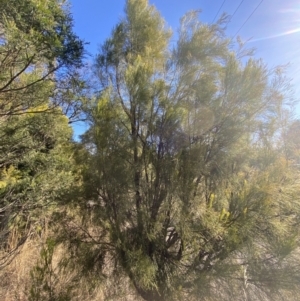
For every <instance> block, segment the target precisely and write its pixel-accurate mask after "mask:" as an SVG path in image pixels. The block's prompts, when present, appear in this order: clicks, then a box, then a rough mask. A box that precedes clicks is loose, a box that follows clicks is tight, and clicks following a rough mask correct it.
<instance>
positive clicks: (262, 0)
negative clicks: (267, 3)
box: [232, 0, 264, 39]
mask: <svg viewBox="0 0 300 301" xmlns="http://www.w3.org/2000/svg"><path fill="white" fill-rule="evenodd" d="M263 2H264V0H261V1H260V2H259V4H258V5H257V6H256V7H255V9H254V10H253V11H252V13H251V14H250V16H249V17H248V18H247V19H246V20H245V22H244V23H243V24H242V26H241V27H240V28H239V29H238V31H237V32H236V33H235V35H234V36H233V38H232V39H234V38H235V37H236V36H237V34H238V33H239V32H240V31H241V30H242V28H243V27H244V26H245V24H246V23H247V22H248V21H249V19H250V18H251V17H252V16H253V14H254V13H255V12H256V11H257V9H258V8H259V7H260V5H261V4H262V3H263Z"/></svg>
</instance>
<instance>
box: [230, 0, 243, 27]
mask: <svg viewBox="0 0 300 301" xmlns="http://www.w3.org/2000/svg"><path fill="white" fill-rule="evenodd" d="M244 1H245V0H242V1H241V2H240V4H239V5H238V7H237V8H236V9H235V11H234V13H233V14H232V16H230V19H229V20H228V22H227V24H228V23H230V21H231V20H232V18H233V17H234V15H235V14H236V12H237V11H238V10H239V8H240V7H241V5H242V4H243V2H244Z"/></svg>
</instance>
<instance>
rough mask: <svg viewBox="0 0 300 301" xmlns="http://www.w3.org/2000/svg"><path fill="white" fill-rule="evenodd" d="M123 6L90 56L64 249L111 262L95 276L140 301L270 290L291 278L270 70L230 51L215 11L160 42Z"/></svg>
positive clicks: (145, 19)
mask: <svg viewBox="0 0 300 301" xmlns="http://www.w3.org/2000/svg"><path fill="white" fill-rule="evenodd" d="M125 12H126V15H125V17H124V19H122V20H121V21H120V22H119V24H118V25H117V26H116V27H115V29H114V30H113V31H112V36H111V38H109V39H108V40H107V41H106V42H105V43H104V44H103V46H102V48H101V51H100V53H99V55H98V56H97V59H96V64H95V67H96V74H97V76H98V78H99V85H100V88H99V90H100V91H102V92H101V93H100V95H97V96H95V98H96V100H95V102H94V103H92V104H91V105H90V107H89V109H88V110H87V115H88V116H89V118H90V124H91V127H90V129H89V130H88V131H87V132H86V134H85V135H84V136H83V137H82V145H83V146H84V147H85V148H86V152H85V155H84V156H83V157H79V159H78V160H79V161H80V160H81V163H82V166H83V168H82V170H83V174H82V177H83V178H82V180H83V187H82V192H81V194H79V198H78V200H79V203H78V204H79V205H80V208H81V214H83V213H84V212H86V216H85V217H84V218H83V219H82V221H81V226H80V229H82V230H81V231H82V232H79V233H81V234H79V233H76V231H71V232H69V233H70V237H72V238H71V239H70V240H69V243H70V248H71V249H72V250H73V252H74V254H77V256H79V254H80V256H84V254H85V252H86V251H85V250H86V248H85V245H86V246H91V245H92V246H93V252H92V254H95V255H94V256H96V255H97V252H96V250H97V248H98V250H99V252H98V254H101V256H102V257H101V258H103V254H104V255H105V257H104V258H106V260H108V259H107V258H109V260H110V262H113V263H111V266H110V268H108V267H107V265H106V264H107V263H105V262H107V261H106V260H103V261H102V266H101V268H102V272H101V273H104V275H107V277H110V276H109V275H110V273H113V271H116V273H118V272H119V275H120V277H127V279H129V280H130V282H131V284H132V285H133V287H134V288H135V291H136V293H137V294H138V295H139V296H141V297H142V298H143V299H145V300H151V301H152V300H183V299H187V298H189V299H191V300H199V298H201V300H216V299H221V300H232V299H234V300H244V298H245V294H246V297H247V296H248V298H250V299H251V300H252V299H253V300H260V298H265V299H268V300H277V299H278V298H279V297H278V296H280V294H281V293H282V292H285V291H286V290H290V289H294V290H295V289H297V287H298V285H299V281H298V279H299V274H298V273H296V267H298V262H297V260H295V258H296V257H297V256H296V254H297V252H298V251H297V250H298V241H299V236H298V231H297V230H296V228H295V227H296V225H297V222H298V220H299V212H300V211H299V204H300V203H299V198H298V197H297V196H295V194H294V192H296V191H297V190H298V187H299V186H298V182H297V180H296V178H297V175H298V170H297V169H295V168H294V169H290V168H288V164H286V159H285V157H284V153H283V152H282V149H283V148H282V145H281V143H280V142H278V139H277V138H278V136H280V135H282V133H283V132H284V129H283V127H282V124H283V120H282V116H283V114H282V113H283V112H284V111H285V112H286V113H287V116H288V107H287V103H286V100H287V98H286V96H285V94H284V93H285V91H284V89H285V87H286V86H285V83H284V81H283V80H282V75H281V73H280V72H279V70H274V72H272V71H270V70H268V69H267V67H266V66H265V65H264V64H263V63H262V62H261V61H260V60H256V59H254V58H251V57H250V58H249V57H248V56H247V53H248V52H247V50H245V49H244V48H243V46H242V45H239V46H240V47H239V48H237V50H235V49H234V48H233V46H231V45H230V41H229V39H227V38H226V37H225V35H224V31H223V29H222V25H223V23H222V22H224V21H226V19H221V20H220V21H219V22H218V23H217V24H211V25H208V24H204V23H201V22H200V21H199V20H198V14H197V13H196V12H191V13H189V14H187V15H186V16H184V17H183V18H182V20H181V27H180V29H179V38H178V43H177V46H175V47H174V49H173V50H172V51H170V50H169V49H168V43H169V38H170V31H169V30H167V29H166V27H165V25H164V22H163V20H162V19H161V17H160V16H159V14H158V13H157V11H156V10H155V8H153V7H152V6H150V5H148V2H147V1H137V0H128V1H127V3H126V9H125ZM250 52H251V51H250ZM250 52H249V53H250ZM286 120H287V119H286ZM87 204H92V206H86V205H87ZM87 207H89V208H88V209H86V208H87ZM77 222H78V221H77ZM67 224H68V223H67ZM68 225H71V224H68ZM83 229H85V230H83ZM66 232H68V230H67V229H66ZM89 255H91V254H89ZM74 256H75V257H76V255H74ZM295 256H296V257H295ZM89 258H90V257H89ZM90 260H91V259H90ZM83 262H84V261H83ZM95 262H96V257H95ZM97 263H99V262H97ZM93 268H94V267H92V268H91V269H90V271H91V273H93ZM79 270H80V269H79ZM108 270H110V272H108ZM288 270H290V271H291V275H292V276H291V275H290V276H289V277H288V276H287V271H288ZM124 275H126V276H124ZM286 277H288V282H289V285H287V282H286V279H287V278H286ZM293 279H294V280H293ZM199 296H200V297H199ZM233 296H234V298H233Z"/></svg>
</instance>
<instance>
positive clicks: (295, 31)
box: [69, 0, 300, 131]
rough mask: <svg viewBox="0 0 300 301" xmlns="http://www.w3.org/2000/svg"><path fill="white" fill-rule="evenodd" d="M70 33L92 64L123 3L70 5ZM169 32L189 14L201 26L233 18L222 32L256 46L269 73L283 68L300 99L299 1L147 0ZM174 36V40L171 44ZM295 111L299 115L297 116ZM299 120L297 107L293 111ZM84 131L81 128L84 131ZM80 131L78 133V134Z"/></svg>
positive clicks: (88, 0)
mask: <svg viewBox="0 0 300 301" xmlns="http://www.w3.org/2000/svg"><path fill="white" fill-rule="evenodd" d="M69 1H70V4H71V13H72V15H73V18H74V31H75V32H76V34H77V35H78V36H79V37H80V38H82V39H83V40H84V41H85V42H87V43H89V44H87V45H86V49H87V52H88V54H89V55H87V59H89V60H91V61H92V59H93V56H94V55H95V54H96V53H97V51H98V48H99V45H101V44H102V43H103V42H104V41H105V40H106V39H107V38H108V37H109V36H110V34H111V31H112V28H113V27H114V26H115V25H116V23H117V22H118V21H119V20H120V19H121V18H122V16H124V5H125V0H85V1H82V0H69ZM149 2H150V4H153V5H154V6H156V8H157V9H158V11H159V12H160V13H161V15H162V17H163V18H164V19H165V21H166V24H167V26H168V27H171V28H172V30H173V32H174V33H176V31H177V29H178V26H179V21H180V18H181V17H182V16H183V15H184V14H185V13H186V12H188V11H190V10H199V9H200V10H201V13H200V16H199V18H200V21H202V22H205V23H212V22H213V21H214V20H217V19H218V17H219V16H220V15H221V13H222V12H225V13H227V14H229V15H231V16H232V17H231V20H230V22H229V23H228V25H227V29H226V33H227V35H228V36H229V37H236V36H237V35H238V36H240V38H241V39H242V40H243V41H247V44H246V45H248V46H249V47H254V48H255V49H256V51H255V57H257V58H262V59H263V61H265V62H266V63H267V65H268V66H269V68H272V67H275V66H277V65H286V64H288V67H287V73H286V76H287V77H288V78H290V79H291V83H292V85H293V89H294V91H295V97H296V98H299V99H300V1H299V0H225V1H224V0H149ZM175 40H176V37H174V40H173V41H175ZM298 111H299V112H298ZM297 114H298V115H300V107H299V109H297ZM82 130H83V129H82ZM77 131H80V129H77Z"/></svg>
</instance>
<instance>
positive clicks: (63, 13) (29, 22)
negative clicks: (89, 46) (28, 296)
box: [0, 0, 83, 268]
mask: <svg viewBox="0 0 300 301" xmlns="http://www.w3.org/2000/svg"><path fill="white" fill-rule="evenodd" d="M0 11H1V13H0V65H1V69H0V137H1V139H0V212H1V215H0V249H1V254H0V256H1V257H0V260H1V261H0V268H1V267H3V266H4V265H6V264H7V263H8V262H9V261H10V259H11V256H10V255H13V254H15V251H16V250H17V249H18V247H19V246H20V245H22V244H23V243H24V241H25V240H26V238H27V237H28V235H30V233H31V232H32V231H31V230H36V232H40V231H41V229H42V228H43V222H42V219H43V218H45V215H44V213H45V212H46V209H45V208H46V207H47V208H49V204H53V202H54V201H55V200H57V199H58V198H59V197H61V196H62V194H63V192H64V191H65V189H67V187H69V185H70V182H71V179H72V175H71V168H70V145H69V144H70V140H71V137H72V130H71V128H70V127H69V126H68V118H67V117H65V116H64V111H63V110H64V109H65V108H68V107H69V106H70V103H68V99H64V102H62V101H60V100H61V97H60V96H61V95H62V94H63V92H64V91H66V89H68V93H69V94H71V89H72V87H74V85H73V86H72V84H73V83H74V81H73V82H72V81H71V80H69V79H70V72H71V71H72V69H73V68H77V67H80V66H81V59H82V55H83V42H82V41H81V40H80V39H79V38H78V37H77V36H76V35H75V34H74V33H73V32H72V18H71V16H70V14H69V12H68V11H67V8H66V7H65V6H64V1H56V0H53V1H52V0H51V1H44V0H38V1H35V0H26V1H23V0H22V1H20V0H13V1H7V0H4V1H1V3H0ZM58 83H60V85H58ZM62 87H63V89H62ZM64 94H67V93H66V92H65V93H64ZM15 231H16V232H15ZM13 234H14V235H13ZM12 237H14V242H13V243H12V242H11V238H12Z"/></svg>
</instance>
